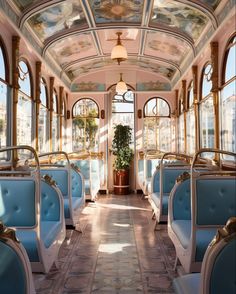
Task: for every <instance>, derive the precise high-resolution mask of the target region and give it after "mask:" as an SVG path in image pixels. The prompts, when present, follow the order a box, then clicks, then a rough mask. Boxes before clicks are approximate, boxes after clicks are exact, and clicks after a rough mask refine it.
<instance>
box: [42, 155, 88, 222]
mask: <svg viewBox="0 0 236 294" xmlns="http://www.w3.org/2000/svg"><path fill="white" fill-rule="evenodd" d="M53 156H56V157H57V156H58V157H59V156H60V157H62V156H64V160H60V161H57V162H56V163H53V164H52V163H51V162H50V160H47V158H50V157H51V158H52V157H53ZM39 157H40V159H41V160H42V162H43V163H44V164H43V165H42V167H41V170H40V172H41V175H42V176H45V175H49V176H50V177H52V179H53V180H54V181H55V183H56V185H57V186H58V188H59V190H60V192H61V194H62V196H63V199H64V215H65V221H66V225H72V226H76V224H77V223H78V219H79V216H80V213H81V211H82V209H83V207H84V203H85V197H84V196H85V193H84V179H83V176H82V174H81V173H80V172H79V171H78V169H76V167H75V166H71V165H70V161H69V159H68V156H67V154H66V153H65V152H61V151H58V152H51V153H46V154H41V155H40V156H39ZM45 158H46V159H45ZM45 162H46V163H45Z"/></svg>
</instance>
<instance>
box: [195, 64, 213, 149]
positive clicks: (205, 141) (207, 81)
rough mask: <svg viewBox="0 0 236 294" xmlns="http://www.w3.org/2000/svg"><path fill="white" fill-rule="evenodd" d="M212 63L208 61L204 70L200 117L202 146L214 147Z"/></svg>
mask: <svg viewBox="0 0 236 294" xmlns="http://www.w3.org/2000/svg"><path fill="white" fill-rule="evenodd" d="M211 75H212V65H211V64H210V63H207V64H206V65H205V67H204V68H203V71H202V78H201V87H202V90H201V102H200V108H199V111H200V113H199V118H200V148H213V147H214V138H215V130H214V125H215V116H214V105H213V95H212V93H211V88H212V81H211Z"/></svg>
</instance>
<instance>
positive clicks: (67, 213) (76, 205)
mask: <svg viewBox="0 0 236 294" xmlns="http://www.w3.org/2000/svg"><path fill="white" fill-rule="evenodd" d="M81 205H83V198H82V197H72V208H73V209H74V210H76V209H77V208H79V207H80V206H81ZM64 213H65V218H70V209H69V200H68V198H65V199H64Z"/></svg>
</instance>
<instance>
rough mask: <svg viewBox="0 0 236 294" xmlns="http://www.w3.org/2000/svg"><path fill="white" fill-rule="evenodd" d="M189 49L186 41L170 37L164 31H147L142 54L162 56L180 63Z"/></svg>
mask: <svg viewBox="0 0 236 294" xmlns="http://www.w3.org/2000/svg"><path fill="white" fill-rule="evenodd" d="M189 50H190V46H189V45H188V43H186V42H184V41H183V40H181V39H178V38H176V37H172V36H170V35H169V34H166V33H160V32H152V31H149V32H148V33H147V39H146V47H145V51H144V54H146V55H152V56H155V57H160V58H164V59H166V60H169V61H172V62H174V63H176V64H177V65H180V64H181V62H182V60H183V59H184V57H185V56H186V54H187V52H188V51H189Z"/></svg>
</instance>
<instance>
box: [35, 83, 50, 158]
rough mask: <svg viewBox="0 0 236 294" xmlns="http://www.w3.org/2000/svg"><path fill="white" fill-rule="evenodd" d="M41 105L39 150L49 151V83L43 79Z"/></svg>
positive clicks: (41, 151)
mask: <svg viewBox="0 0 236 294" xmlns="http://www.w3.org/2000/svg"><path fill="white" fill-rule="evenodd" d="M40 101H41V102H40V105H39V125H38V136H39V143H38V144H39V152H40V153H43V152H48V151H49V142H48V138H49V132H48V130H49V111H48V96H47V84H46V82H45V80H44V79H43V78H42V79H41V84H40Z"/></svg>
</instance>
